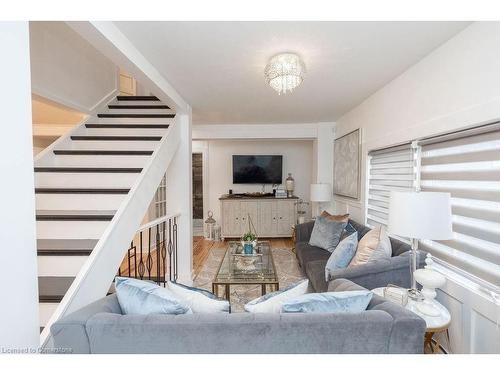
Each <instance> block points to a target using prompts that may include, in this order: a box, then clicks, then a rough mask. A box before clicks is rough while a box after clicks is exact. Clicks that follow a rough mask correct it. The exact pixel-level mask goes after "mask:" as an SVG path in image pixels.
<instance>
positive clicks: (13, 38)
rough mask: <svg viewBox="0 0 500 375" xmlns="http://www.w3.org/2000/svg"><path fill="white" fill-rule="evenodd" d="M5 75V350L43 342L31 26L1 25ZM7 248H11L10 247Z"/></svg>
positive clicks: (0, 203)
mask: <svg viewBox="0 0 500 375" xmlns="http://www.w3.org/2000/svg"><path fill="white" fill-rule="evenodd" d="M0 48H1V49H2V50H3V51H9V53H5V54H3V55H2V58H1V59H0V68H1V70H2V71H3V72H6V73H7V74H4V77H3V80H2V86H3V89H2V90H1V91H0V102H1V103H2V124H1V126H3V127H4V133H5V134H8V142H4V144H3V145H2V148H1V149H0V168H1V171H2V175H4V176H8V178H9V181H8V183H5V184H2V193H1V194H0V207H2V209H1V210H0V233H1V240H2V244H4V246H2V247H1V248H0V252H1V259H4V260H5V261H7V262H8V264H4V265H3V267H2V272H0V285H1V287H0V300H1V301H3V303H2V308H0V332H1V333H0V352H1V351H3V350H10V349H27V348H35V349H36V348H37V347H38V344H39V323H38V279H37V259H36V227H35V193H34V190H33V186H34V176H33V156H32V141H31V137H32V133H31V88H30V65H29V64H30V61H29V30H28V23H27V22H0ZM6 244H8V246H7V245H6Z"/></svg>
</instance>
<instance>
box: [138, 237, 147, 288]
mask: <svg viewBox="0 0 500 375" xmlns="http://www.w3.org/2000/svg"><path fill="white" fill-rule="evenodd" d="M139 241H141V243H140V245H139V246H140V247H139V251H140V253H141V260H140V261H139V278H140V279H141V280H142V279H143V278H144V272H146V267H145V266H144V261H143V260H142V232H140V233H139Z"/></svg>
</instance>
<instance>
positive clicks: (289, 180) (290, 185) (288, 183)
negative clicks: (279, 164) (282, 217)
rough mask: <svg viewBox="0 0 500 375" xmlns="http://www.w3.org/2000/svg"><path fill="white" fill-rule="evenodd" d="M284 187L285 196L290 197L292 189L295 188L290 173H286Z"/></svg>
mask: <svg viewBox="0 0 500 375" xmlns="http://www.w3.org/2000/svg"><path fill="white" fill-rule="evenodd" d="M285 187H286V196H287V197H288V198H292V197H293V191H294V190H295V180H294V179H293V177H292V174H291V173H288V177H287V178H286V181H285Z"/></svg>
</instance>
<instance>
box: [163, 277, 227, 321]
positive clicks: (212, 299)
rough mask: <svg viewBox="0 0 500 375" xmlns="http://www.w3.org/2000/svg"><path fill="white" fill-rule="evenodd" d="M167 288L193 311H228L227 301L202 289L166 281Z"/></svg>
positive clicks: (196, 312)
mask: <svg viewBox="0 0 500 375" xmlns="http://www.w3.org/2000/svg"><path fill="white" fill-rule="evenodd" d="M167 288H168V290H169V291H171V292H172V293H173V294H174V295H175V296H177V297H178V298H179V299H180V300H181V301H182V302H184V303H185V304H186V305H187V306H189V307H190V308H191V310H192V311H193V313H195V314H198V313H220V312H225V313H228V312H229V310H230V305H229V301H226V300H223V299H220V298H218V297H217V296H216V295H215V294H212V293H210V292H208V291H206V290H204V289H199V288H193V287H189V286H186V285H182V284H178V283H173V282H171V281H168V282H167Z"/></svg>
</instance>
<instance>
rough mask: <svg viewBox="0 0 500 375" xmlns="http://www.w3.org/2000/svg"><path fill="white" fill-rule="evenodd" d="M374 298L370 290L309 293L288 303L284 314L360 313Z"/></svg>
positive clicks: (283, 309) (283, 310) (285, 305)
mask: <svg viewBox="0 0 500 375" xmlns="http://www.w3.org/2000/svg"><path fill="white" fill-rule="evenodd" d="M372 297H373V292H370V291H369V290H352V291H345V292H326V293H309V294H306V295H304V296H301V297H298V298H295V299H293V300H291V301H287V302H285V303H284V304H283V307H282V308H281V312H284V313H359V312H363V311H365V310H366V308H367V307H368V305H369V304H370V301H371V299H372Z"/></svg>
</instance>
